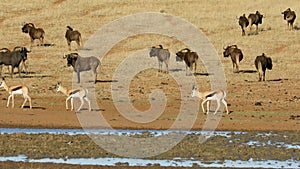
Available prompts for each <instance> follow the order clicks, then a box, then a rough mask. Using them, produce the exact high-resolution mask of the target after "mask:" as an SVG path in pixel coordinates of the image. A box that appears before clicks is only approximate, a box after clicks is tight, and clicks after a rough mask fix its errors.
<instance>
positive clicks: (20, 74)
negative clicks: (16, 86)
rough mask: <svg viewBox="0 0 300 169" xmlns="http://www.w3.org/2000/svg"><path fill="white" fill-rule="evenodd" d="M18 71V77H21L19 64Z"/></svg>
mask: <svg viewBox="0 0 300 169" xmlns="http://www.w3.org/2000/svg"><path fill="white" fill-rule="evenodd" d="M18 72H19V77H21V69H20V66H18Z"/></svg>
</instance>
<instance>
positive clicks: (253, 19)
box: [248, 11, 264, 33]
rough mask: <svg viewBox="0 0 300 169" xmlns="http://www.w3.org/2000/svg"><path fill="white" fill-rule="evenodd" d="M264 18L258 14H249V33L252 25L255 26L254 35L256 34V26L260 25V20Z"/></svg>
mask: <svg viewBox="0 0 300 169" xmlns="http://www.w3.org/2000/svg"><path fill="white" fill-rule="evenodd" d="M263 17H264V16H263V15H262V14H260V12H258V11H256V13H255V14H254V13H251V14H249V16H248V21H249V24H250V31H251V28H252V25H253V24H254V25H256V33H257V32H258V24H262V18H263Z"/></svg>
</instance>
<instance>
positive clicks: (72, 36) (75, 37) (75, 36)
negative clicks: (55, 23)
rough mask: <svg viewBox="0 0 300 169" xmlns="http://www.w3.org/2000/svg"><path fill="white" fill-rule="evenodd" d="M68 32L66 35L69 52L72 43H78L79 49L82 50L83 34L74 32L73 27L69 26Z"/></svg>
mask: <svg viewBox="0 0 300 169" xmlns="http://www.w3.org/2000/svg"><path fill="white" fill-rule="evenodd" d="M67 28H68V29H67V31H66V34H65V38H66V39H67V43H68V46H69V50H70V51H71V42H72V41H75V42H76V43H77V49H79V48H80V41H81V34H80V32H79V31H77V30H73V28H72V27H71V26H67Z"/></svg>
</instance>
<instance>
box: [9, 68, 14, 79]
mask: <svg viewBox="0 0 300 169" xmlns="http://www.w3.org/2000/svg"><path fill="white" fill-rule="evenodd" d="M13 74H14V67H13V66H11V72H10V77H11V78H13Z"/></svg>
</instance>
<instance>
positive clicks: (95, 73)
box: [94, 72, 97, 84]
mask: <svg viewBox="0 0 300 169" xmlns="http://www.w3.org/2000/svg"><path fill="white" fill-rule="evenodd" d="M94 76H95V82H94V83H95V84H96V82H97V72H94Z"/></svg>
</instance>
